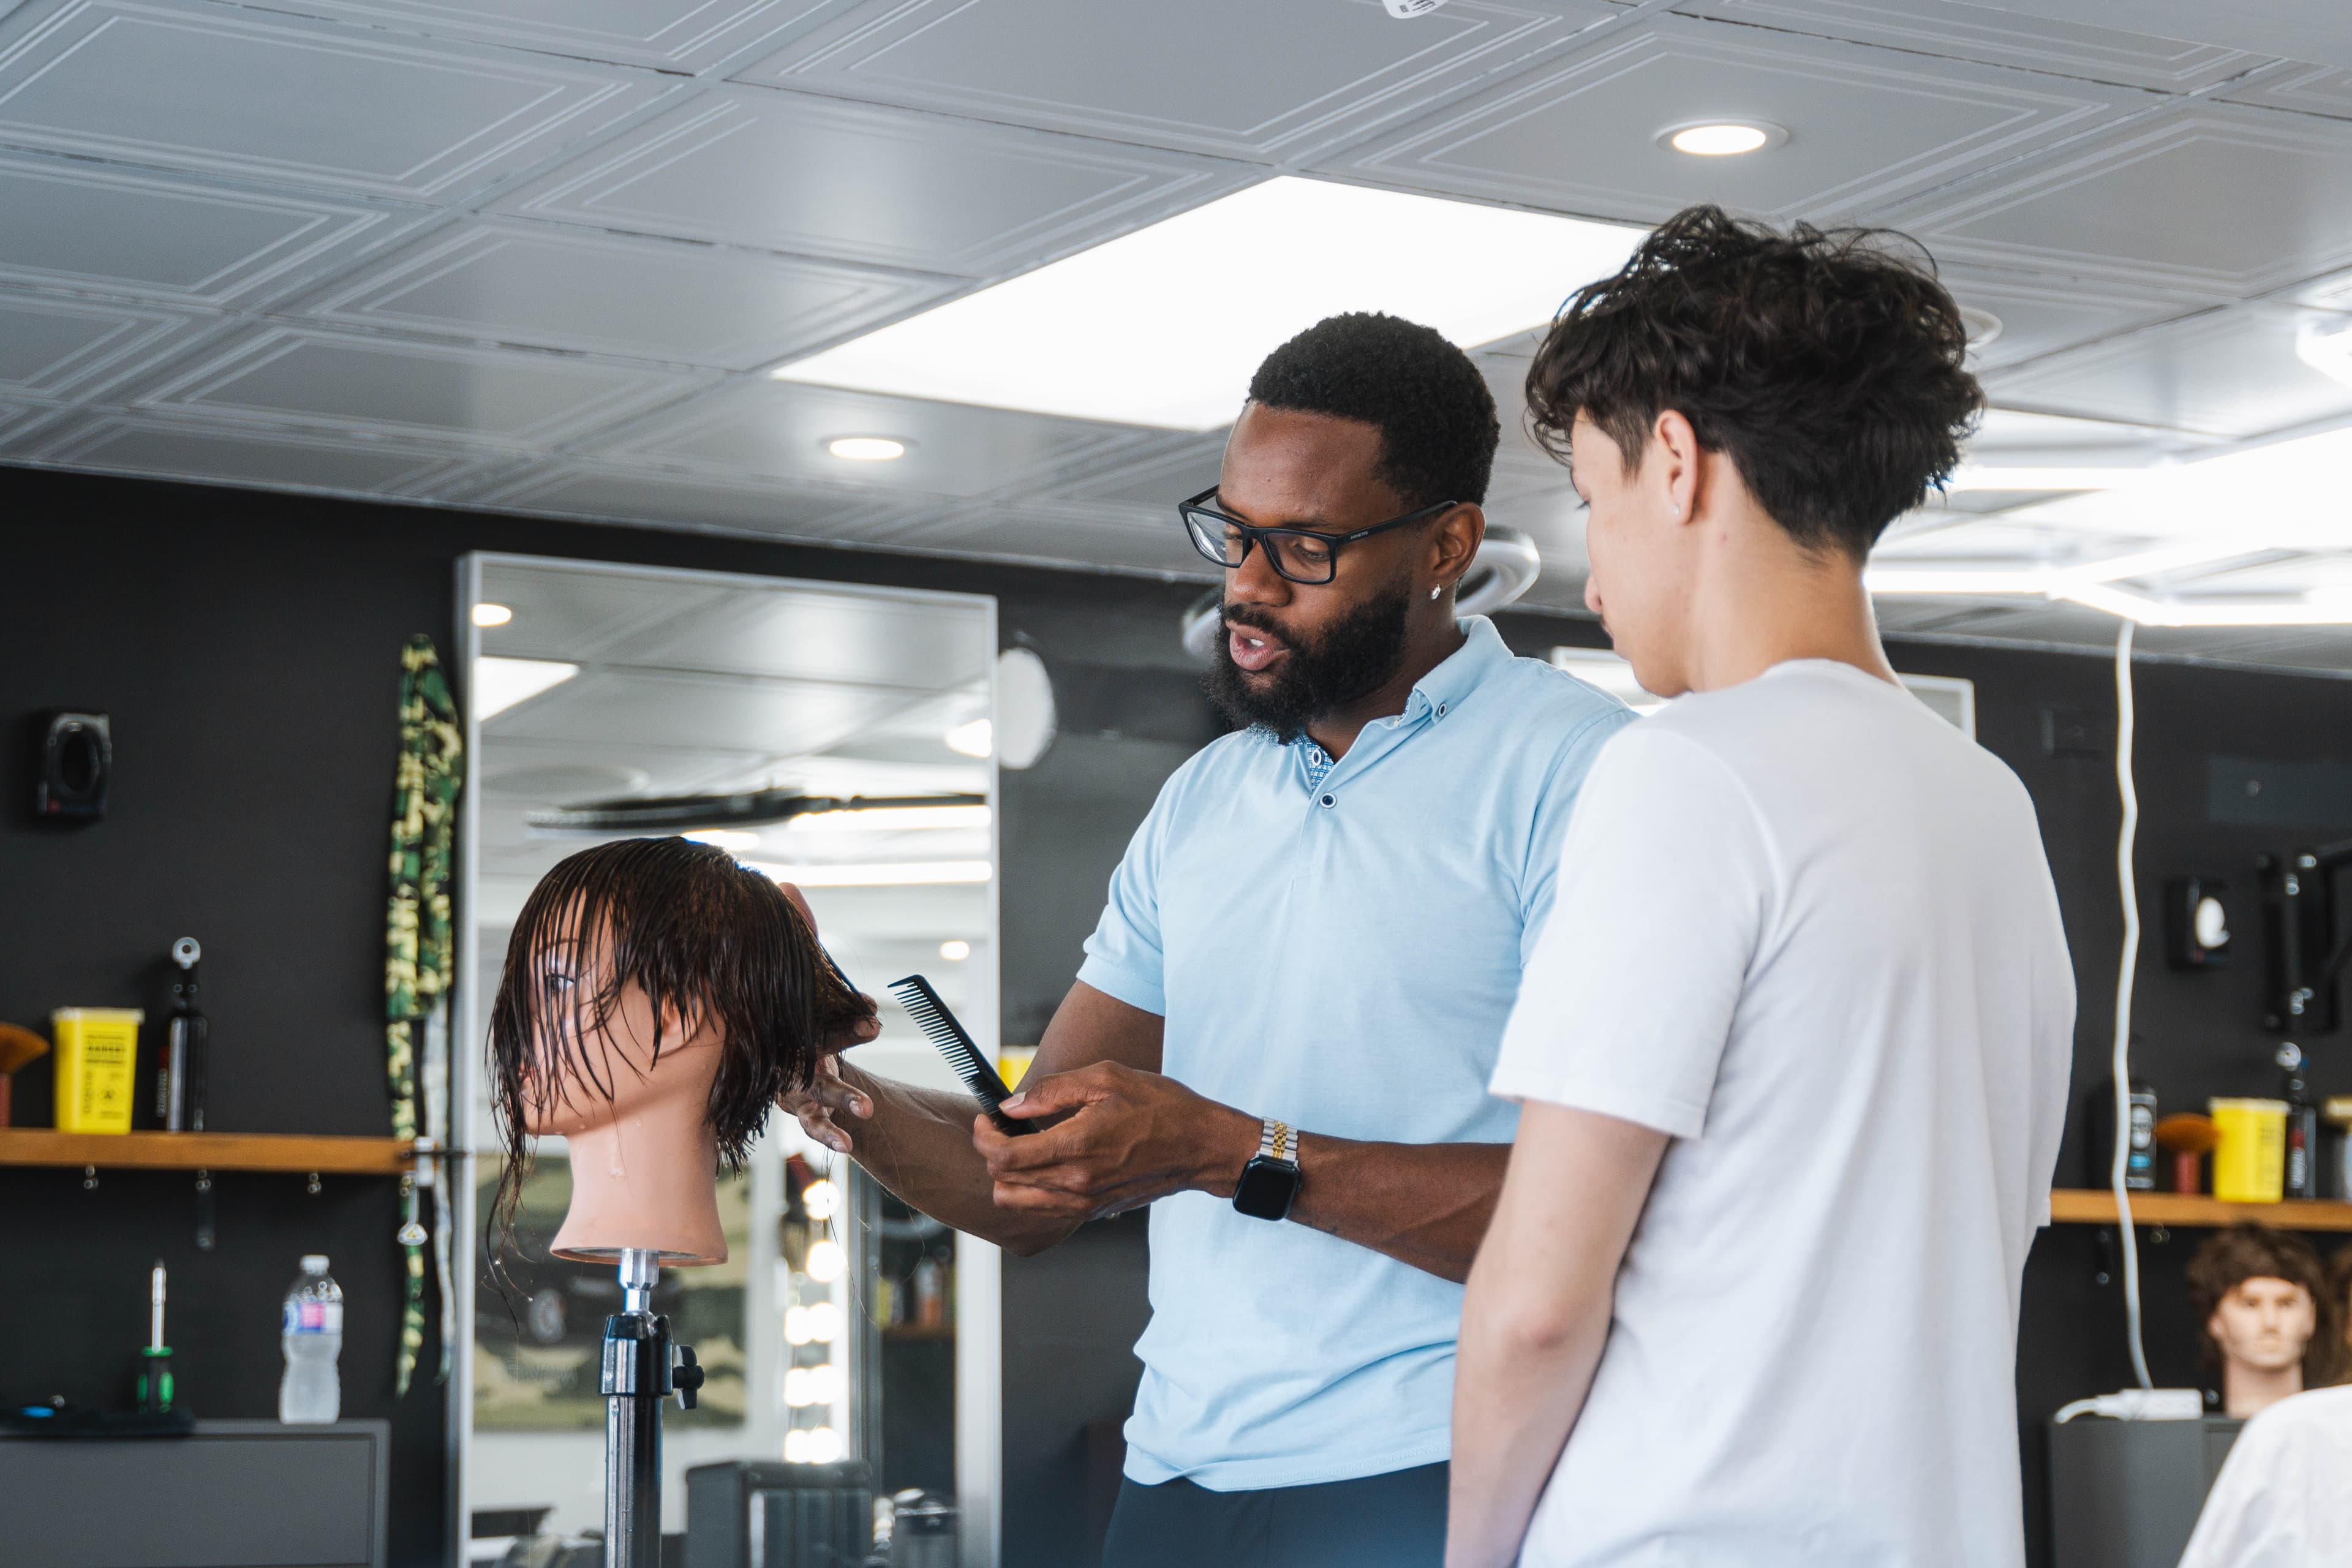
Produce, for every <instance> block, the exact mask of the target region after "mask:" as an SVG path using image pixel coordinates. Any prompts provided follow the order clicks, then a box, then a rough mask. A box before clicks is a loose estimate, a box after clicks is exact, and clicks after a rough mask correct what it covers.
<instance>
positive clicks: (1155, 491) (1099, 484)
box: [1061, 430, 1226, 528]
mask: <svg viewBox="0 0 2352 1568" xmlns="http://www.w3.org/2000/svg"><path fill="white" fill-rule="evenodd" d="M1225 435H1226V432H1224V431H1223V430H1217V431H1213V432H1212V433H1210V434H1209V435H1206V436H1174V435H1171V436H1163V437H1162V438H1161V439H1160V441H1159V442H1158V443H1157V444H1156V445H1154V446H1153V447H1150V448H1148V449H1144V450H1139V451H1136V452H1122V453H1119V454H1118V455H1116V456H1115V457H1114V458H1112V459H1111V460H1109V461H1108V462H1105V463H1104V464H1102V465H1101V466H1100V467H1099V468H1096V469H1095V470H1094V471H1092V472H1090V473H1074V474H1072V475H1071V476H1070V477H1069V478H1068V479H1067V480H1066V482H1065V483H1064V484H1063V486H1062V487H1061V492H1062V493H1063V494H1064V495H1066V496H1069V497H1072V498H1074V499H1076V500H1088V501H1101V502H1107V503H1109V504H1110V505H1112V506H1115V507H1133V508H1136V509H1139V510H1144V511H1148V512H1150V514H1151V515H1152V516H1154V517H1156V518H1164V519H1166V520H1167V522H1168V526H1169V527H1171V528H1174V527H1176V526H1178V525H1177V521H1176V503H1177V502H1178V501H1181V500H1185V499H1187V498H1188V497H1191V496H1195V495H1198V494H1200V493H1201V492H1202V490H1204V489H1208V488H1209V487H1210V486H1211V485H1213V484H1215V483H1216V482H1217V477H1218V471H1219V469H1220V468H1222V467H1223V462H1224V455H1225Z"/></svg>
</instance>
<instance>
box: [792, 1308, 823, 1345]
mask: <svg viewBox="0 0 2352 1568" xmlns="http://www.w3.org/2000/svg"><path fill="white" fill-rule="evenodd" d="M826 1305H827V1306H831V1305H832V1303H831V1302H827V1303H826ZM816 1337H817V1334H816V1324H815V1323H814V1321H811V1318H810V1314H809V1310H808V1309H807V1308H806V1307H787V1308H785V1309H784V1342H785V1343H786V1344H788V1345H804V1344H806V1343H808V1342H809V1341H811V1340H813V1339H814V1338H816ZM824 1337H825V1338H827V1339H831V1338H832V1337H833V1336H832V1335H831V1334H827V1335H825V1336H824Z"/></svg>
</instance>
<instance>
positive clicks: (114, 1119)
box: [49, 1007, 147, 1132]
mask: <svg viewBox="0 0 2352 1568" xmlns="http://www.w3.org/2000/svg"><path fill="white" fill-rule="evenodd" d="M146 1020H147V1015H146V1014H144V1013H142V1012H141V1011H140V1010H139V1009H138V1008H136V1007H60V1008H58V1010H57V1011H55V1012H53V1013H51V1014H50V1015H49V1023H50V1025H51V1026H52V1028H53V1030H54V1032H55V1034H56V1037H57V1055H58V1131H60V1132H128V1131H131V1096H132V1079H133V1077H134V1076H135V1069H136V1068H137V1066H138V1061H139V1026H140V1025H141V1024H142V1023H144V1022H146Z"/></svg>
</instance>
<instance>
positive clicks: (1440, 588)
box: [1429, 583, 1445, 599]
mask: <svg viewBox="0 0 2352 1568" xmlns="http://www.w3.org/2000/svg"><path fill="white" fill-rule="evenodd" d="M1444 592H1445V584H1443V583H1432V584H1430V585H1429V596H1430V597H1431V598H1433V599H1434V598H1435V597H1437V595H1440V594H1443V593H1444Z"/></svg>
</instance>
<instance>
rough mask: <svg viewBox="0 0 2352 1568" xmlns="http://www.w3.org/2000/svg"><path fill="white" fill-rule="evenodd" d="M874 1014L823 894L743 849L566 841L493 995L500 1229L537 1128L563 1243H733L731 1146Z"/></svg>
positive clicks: (575, 1249)
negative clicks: (751, 862)
mask: <svg viewBox="0 0 2352 1568" xmlns="http://www.w3.org/2000/svg"><path fill="white" fill-rule="evenodd" d="M871 1016H872V1004H871V1003H870V1002H869V1001H868V1000H867V999H866V998H864V997H861V996H859V995H857V994H856V993H855V992H853V991H851V990H849V989H848V988H847V987H846V986H845V985H844V984H842V983H841V982H840V980H839V979H838V978H836V976H835V973H834V970H833V968H832V965H831V964H830V963H828V962H827V961H826V959H825V957H824V950H823V949H821V948H820V947H819V946H818V945H817V940H816V928H815V925H814V921H811V919H810V918H809V915H808V912H807V910H806V909H805V907H804V906H803V905H802V904H800V903H799V902H798V900H796V899H795V898H794V897H793V896H792V895H791V894H790V893H789V892H788V890H787V889H782V888H779V887H778V886H777V885H776V884H775V883H773V882H772V881H770V880H769V879H767V878H765V877H763V876H761V875H760V874H759V873H758V872H756V871H752V870H750V869H747V868H744V867H742V866H739V865H738V864H736V862H735V860H734V859H733V858H732V857H730V856H729V855H728V854H727V853H726V852H725V851H723V850H720V849H718V848H715V847H711V846H709V845H704V844H696V843H693V842H690V841H689V840H687V839H683V838H630V839H623V840H620V841H618V842H615V843H611V844H600V845H598V846H596V847H594V848H593V849H583V850H582V851H581V852H580V853H579V854H577V855H573V856H572V857H570V858H567V859H565V860H563V861H562V863H560V864H559V865H557V866H556V867H555V868H554V869H553V870H551V871H550V872H549V873H548V874H547V875H546V877H544V878H543V879H541V881H540V884H539V886H538V887H537V888H535V889H532V891H531V895H530V898H529V899H528V900H525V902H524V904H523V908H522V913H521V915H520V917H519V918H518V919H517V921H516V922H515V929H514V935H513V937H512V939H511V940H510V941H509V943H508V946H507V962H506V972H505V973H504V975H503V976H502V977H501V978H500V980H499V993H498V998H497V1000H496V1002H495V1003H494V1004H493V1005H492V1008H491V1014H490V1059H491V1068H492V1072H493V1077H494V1079H495V1082H494V1084H493V1090H492V1092H493V1096H494V1099H495V1100H496V1103H497V1106H498V1110H499V1131H500V1135H501V1137H502V1139H503V1141H504V1143H505V1147H506V1156H507V1158H506V1168H505V1170H504V1172H503V1173H502V1174H501V1176H500V1179H499V1197H498V1210H499V1218H500V1226H501V1230H502V1231H504V1230H506V1229H508V1228H510V1226H511V1222H512V1216H513V1213H514V1208H515V1205H516V1204H517V1202H518V1201H519V1200H520V1193H521V1180H522V1176H523V1174H524V1173H525V1172H526V1171H527V1169H528V1164H529V1159H530V1153H529V1143H528V1140H529V1139H530V1137H532V1136H546V1135H548V1134H551V1133H560V1134H562V1136H563V1137H564V1138H565V1139H566V1140H567V1142H568V1143H569V1145H570V1151H571V1162H572V1206H571V1209H570V1211H569V1212H568V1213H567V1214H566V1215H564V1220H563V1226H562V1229H561V1230H559V1231H558V1232H557V1233H556V1237H555V1240H554V1243H553V1246H552V1248H551V1250H552V1251H553V1252H554V1253H555V1255H556V1256H557V1257H559V1258H574V1259H578V1260H582V1261H588V1262H603V1261H609V1260H611V1259H613V1258H616V1257H617V1256H618V1255H619V1254H620V1253H621V1251H622V1250H623V1249H625V1248H643V1249H646V1250H649V1251H653V1252H655V1253H657V1254H659V1255H660V1258H659V1260H660V1261H661V1262H662V1263H663V1264H665V1265H672V1266H674V1265H677V1264H692V1263H723V1262H725V1261H726V1258H727V1242H726V1238H725V1237H724V1236H723V1235H722V1233H721V1232H720V1229H719V1205H718V1198H717V1191H716V1178H717V1174H718V1169H719V1165H720V1163H726V1164H728V1165H730V1166H732V1165H735V1164H737V1163H740V1161H741V1160H742V1158H743V1155H744V1153H745V1152H746V1150H747V1149H748V1148H749V1147H750V1145H751V1140H752V1139H753V1138H754V1137H755V1136H757V1135H758V1133H759V1131H760V1128H761V1125H762V1123H764V1121H766V1119H767V1114H768V1109H769V1107H770V1106H772V1105H773V1104H774V1103H775V1102H776V1100H777V1097H778V1096H780V1095H782V1094H783V1093H785V1092H786V1091H788V1090H790V1089H798V1088H800V1087H802V1086H803V1085H805V1084H806V1083H807V1082H808V1081H809V1078H810V1075H811V1073H812V1072H813V1071H814V1069H815V1067H816V1062H817V1058H818V1056H819V1054H820V1052H821V1051H822V1050H823V1049H824V1046H825V1043H826V1042H827V1040H828V1039H831V1038H834V1037H836V1036H837V1035H839V1034H840V1033H841V1032H843V1031H845V1030H852V1031H854V1030H856V1029H857V1027H858V1026H860V1025H861V1024H863V1023H865V1022H866V1020H867V1019H869V1018H870V1017H871Z"/></svg>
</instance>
